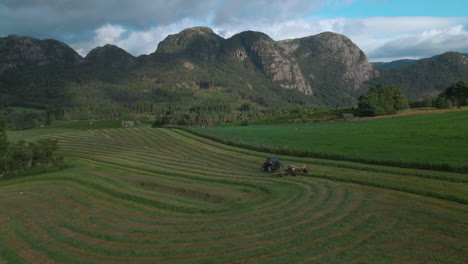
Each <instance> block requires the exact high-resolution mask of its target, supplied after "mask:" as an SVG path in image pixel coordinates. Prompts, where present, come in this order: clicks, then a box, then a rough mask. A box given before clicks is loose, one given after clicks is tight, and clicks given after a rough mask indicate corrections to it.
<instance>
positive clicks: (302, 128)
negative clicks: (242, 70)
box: [197, 110, 468, 171]
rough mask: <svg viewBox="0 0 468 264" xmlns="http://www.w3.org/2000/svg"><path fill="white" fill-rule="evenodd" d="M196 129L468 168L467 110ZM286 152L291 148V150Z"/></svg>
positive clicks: (313, 152) (357, 156)
mask: <svg viewBox="0 0 468 264" xmlns="http://www.w3.org/2000/svg"><path fill="white" fill-rule="evenodd" d="M197 133H202V134H208V135H211V136H214V137H217V138H221V139H229V140H233V141H235V142H237V143H242V144H244V145H247V146H248V145H251V146H258V147H265V146H266V147H268V146H272V147H275V148H280V149H282V150H286V151H289V152H291V153H293V154H294V150H297V154H298V155H299V156H301V155H305V156H323V157H331V158H337V159H343V160H351V161H362V162H371V163H382V164H392V165H405V166H411V167H412V166H415V167H419V166H422V167H428V168H430V167H432V166H434V167H441V168H449V169H455V170H456V169H463V170H465V171H468V158H467V157H468V111H467V110H460V111H456V112H448V113H435V114H425V115H413V116H404V117H394V118H386V119H372V120H365V121H354V122H353V121H347V122H335V123H333V122H330V123H320V124H310V125H309V124H306V125H272V126H267V125H264V126H237V127H212V128H199V129H197ZM286 153H287V152H286Z"/></svg>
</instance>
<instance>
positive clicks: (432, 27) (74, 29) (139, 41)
mask: <svg viewBox="0 0 468 264" xmlns="http://www.w3.org/2000/svg"><path fill="white" fill-rule="evenodd" d="M466 10H468V0H445V1H435V0H429V1H423V0H197V1H195V0H99V1H97V0H80V1H76V0H41V1H37V0H1V1H0V37H1V36H7V35H10V34H17V35H27V36H32V37H36V38H40V39H44V38H54V39H58V40H61V41H64V42H65V43H67V44H69V45H70V46H72V47H73V48H74V49H75V50H77V51H78V52H79V53H80V54H81V55H82V56H86V54H87V53H88V52H89V51H90V50H91V49H92V48H95V47H97V46H102V45H105V44H108V43H110V44H114V45H117V46H119V47H121V48H124V49H125V50H127V51H128V52H130V53H132V54H133V55H136V56H138V55H141V54H149V53H152V52H154V51H155V50H156V48H157V45H158V43H159V42H160V41H162V40H163V39H164V38H165V37H166V36H167V35H168V34H174V33H177V32H179V31H181V30H183V29H184V28H187V27H193V26H209V27H211V28H213V30H214V31H215V32H216V33H218V34H219V35H221V36H222V37H224V38H229V37H231V36H232V35H234V34H236V33H239V32H241V31H245V30H255V31H261V32H264V33H266V34H268V35H269V36H270V37H272V38H273V39H275V40H282V39H288V38H300V37H305V36H310V35H315V34H318V33H321V32H323V31H332V32H336V33H340V34H343V35H346V36H347V37H349V38H350V39H351V40H352V41H353V42H355V43H356V44H357V45H358V46H359V47H360V48H361V49H362V50H363V51H364V52H365V53H366V54H367V56H368V58H369V60H371V61H391V60H396V59H402V58H413V59H417V58H424V57H430V56H433V55H436V54H441V53H443V52H446V51H459V52H464V53H468V16H467V14H466V13H468V12H467V11H466Z"/></svg>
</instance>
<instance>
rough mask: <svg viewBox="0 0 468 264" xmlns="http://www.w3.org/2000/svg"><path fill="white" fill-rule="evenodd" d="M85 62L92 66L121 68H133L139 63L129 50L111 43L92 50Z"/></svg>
mask: <svg viewBox="0 0 468 264" xmlns="http://www.w3.org/2000/svg"><path fill="white" fill-rule="evenodd" d="M84 62H85V63H86V64H88V65H90V66H95V67H101V68H112V69H121V70H126V69H131V68H133V67H134V66H135V65H136V63H137V61H136V58H135V57H133V56H132V55H130V54H129V53H128V52H126V51H125V50H123V49H121V48H119V47H117V46H114V45H110V44H107V45H105V46H103V47H97V48H95V49H93V50H91V51H90V52H89V53H88V55H87V56H86V58H85V59H84Z"/></svg>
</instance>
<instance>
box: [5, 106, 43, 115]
mask: <svg viewBox="0 0 468 264" xmlns="http://www.w3.org/2000/svg"><path fill="white" fill-rule="evenodd" d="M11 109H12V110H13V111H14V112H15V113H21V114H22V113H36V114H43V113H45V112H46V110H44V109H37V108H27V107H11Z"/></svg>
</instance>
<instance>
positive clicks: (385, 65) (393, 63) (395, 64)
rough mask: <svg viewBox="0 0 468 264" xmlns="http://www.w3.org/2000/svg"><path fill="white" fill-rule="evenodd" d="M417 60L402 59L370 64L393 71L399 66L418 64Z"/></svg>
mask: <svg viewBox="0 0 468 264" xmlns="http://www.w3.org/2000/svg"><path fill="white" fill-rule="evenodd" d="M418 62H419V60H410V59H403V60H395V61H391V62H372V65H374V66H377V67H380V68H384V69H393V68H397V67H401V66H411V65H415V64H416V63H418Z"/></svg>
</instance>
